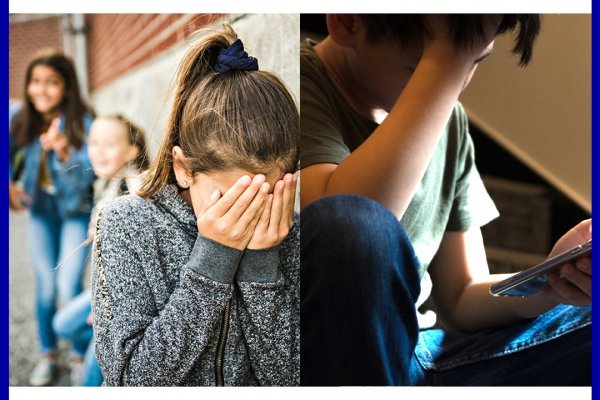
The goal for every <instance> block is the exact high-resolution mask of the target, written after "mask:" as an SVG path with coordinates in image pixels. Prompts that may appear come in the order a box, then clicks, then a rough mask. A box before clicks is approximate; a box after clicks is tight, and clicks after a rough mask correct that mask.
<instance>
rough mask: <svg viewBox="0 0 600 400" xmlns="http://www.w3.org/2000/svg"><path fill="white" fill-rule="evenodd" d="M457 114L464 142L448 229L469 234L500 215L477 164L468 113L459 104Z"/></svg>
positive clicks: (461, 147)
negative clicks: (468, 232) (468, 231)
mask: <svg viewBox="0 0 600 400" xmlns="http://www.w3.org/2000/svg"><path fill="white" fill-rule="evenodd" d="M455 112H457V113H458V121H457V123H458V124H459V127H460V130H461V135H460V136H461V143H460V149H459V152H458V160H457V161H458V164H457V165H458V166H459V168H458V169H457V172H456V173H457V175H458V176H457V179H456V186H455V195H454V202H453V204H452V208H451V211H450V218H449V220H448V225H447V227H446V230H448V231H461V232H464V231H467V230H469V229H471V228H475V227H481V226H483V225H485V224H487V223H488V222H490V221H492V220H493V219H495V218H497V217H498V216H499V215H500V214H499V212H498V209H497V208H496V205H495V204H494V201H493V200H492V199H491V197H490V195H489V194H488V192H487V190H486V188H485V186H484V184H483V181H482V180H481V176H480V175H479V171H478V170H477V166H476V165H475V149H474V146H473V140H472V139H471V135H470V134H469V124H468V120H467V116H466V113H465V111H464V109H463V108H462V106H461V105H460V104H459V105H458V106H457V107H456V109H455Z"/></svg>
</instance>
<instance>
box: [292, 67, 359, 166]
mask: <svg viewBox="0 0 600 400" xmlns="http://www.w3.org/2000/svg"><path fill="white" fill-rule="evenodd" d="M300 67H301V76H300V110H301V120H300V149H301V151H300V153H301V156H300V167H301V168H306V167H308V166H311V165H314V164H320V163H330V164H339V163H341V162H342V161H343V160H344V159H345V158H346V157H348V155H349V154H350V150H349V149H348V146H347V145H346V144H345V143H344V140H343V137H342V133H341V130H340V127H339V124H337V123H336V122H335V112H336V111H335V109H334V107H333V105H332V103H331V102H330V101H329V100H330V99H329V96H328V95H327V94H326V93H325V92H324V91H323V90H322V89H321V87H320V85H319V81H318V80H319V77H318V74H317V73H316V72H315V71H311V70H313V69H314V68H315V66H313V65H310V62H308V61H307V60H302V61H301V64H300Z"/></svg>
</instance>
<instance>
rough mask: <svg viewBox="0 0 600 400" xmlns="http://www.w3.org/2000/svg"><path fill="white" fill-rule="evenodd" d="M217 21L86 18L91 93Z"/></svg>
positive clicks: (191, 17)
mask: <svg viewBox="0 0 600 400" xmlns="http://www.w3.org/2000/svg"><path fill="white" fill-rule="evenodd" d="M220 17H221V15H214V14H212V15H211V14H89V15H87V16H86V24H87V25H88V29H89V30H88V35H87V40H88V42H87V48H88V66H89V80H90V90H91V91H94V90H95V89H97V88H99V87H102V86H103V85H105V84H107V83H109V82H110V81H111V80H113V79H115V78H117V77H119V76H121V75H122V74H124V73H125V72H127V71H128V70H130V69H131V68H134V67H136V66H138V65H139V64H141V63H143V62H144V61H147V60H149V59H150V58H152V57H153V56H155V55H157V54H158V53H160V52H162V51H164V50H165V49H167V48H169V47H171V46H173V45H175V44H177V43H180V42H182V41H183V40H185V39H186V38H188V37H189V36H190V34H191V33H193V32H194V31H196V30H197V29H199V28H201V27H203V26H206V25H208V24H210V23H212V22H214V21H215V20H216V19H218V18H220Z"/></svg>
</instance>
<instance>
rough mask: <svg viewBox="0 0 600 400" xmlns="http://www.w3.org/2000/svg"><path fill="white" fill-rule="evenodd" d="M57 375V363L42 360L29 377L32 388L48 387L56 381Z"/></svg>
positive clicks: (47, 359) (46, 359)
mask: <svg viewBox="0 0 600 400" xmlns="http://www.w3.org/2000/svg"><path fill="white" fill-rule="evenodd" d="M55 374H56V361H54V360H51V359H49V358H42V359H41V360H40V361H38V363H37V365H36V366H35V368H34V369H33V371H32V372H31V375H29V384H30V385H31V386H48V385H49V384H51V383H52V380H54V375H55Z"/></svg>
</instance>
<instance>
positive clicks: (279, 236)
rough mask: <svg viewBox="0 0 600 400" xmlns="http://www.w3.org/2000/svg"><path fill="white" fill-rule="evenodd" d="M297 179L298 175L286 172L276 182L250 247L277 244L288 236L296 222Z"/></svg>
mask: <svg viewBox="0 0 600 400" xmlns="http://www.w3.org/2000/svg"><path fill="white" fill-rule="evenodd" d="M296 181H297V178H296V175H294V174H286V175H285V176H284V177H283V179H282V180H280V181H277V183H275V189H274V190H273V193H272V194H269V196H268V197H267V202H266V206H265V208H264V209H263V212H262V214H261V216H260V219H259V220H258V223H257V225H256V228H255V230H254V234H253V235H252V239H251V240H250V242H249V243H248V248H249V249H266V248H269V247H273V246H277V245H278V244H280V243H281V242H282V241H283V240H284V239H285V238H286V237H287V235H288V233H289V231H290V228H291V227H292V224H293V222H294V201H295V200H296Z"/></svg>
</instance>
